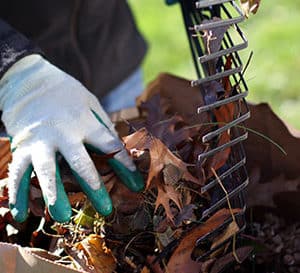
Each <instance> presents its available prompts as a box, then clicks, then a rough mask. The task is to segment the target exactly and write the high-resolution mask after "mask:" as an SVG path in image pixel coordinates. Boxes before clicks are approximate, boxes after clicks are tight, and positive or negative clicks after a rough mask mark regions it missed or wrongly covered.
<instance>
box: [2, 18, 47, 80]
mask: <svg viewBox="0 0 300 273" xmlns="http://www.w3.org/2000/svg"><path fill="white" fill-rule="evenodd" d="M34 53H38V54H41V53H42V51H41V49H40V48H38V47H37V46H36V45H35V44H34V43H33V42H32V41H30V40H28V39H27V38H26V37H25V36H24V35H22V34H21V33H19V32H17V31H16V30H15V29H14V28H12V27H11V26H10V25H8V24H7V23H6V22H4V21H3V20H1V19H0V78H1V77H2V76H3V74H4V73H5V72H6V71H7V70H8V69H9V68H10V67H11V66H12V65H13V64H14V63H15V62H17V61H18V60H20V59H21V58H23V57H25V56H27V55H30V54H34Z"/></svg>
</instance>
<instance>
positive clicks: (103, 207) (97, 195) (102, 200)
mask: <svg viewBox="0 0 300 273" xmlns="http://www.w3.org/2000/svg"><path fill="white" fill-rule="evenodd" d="M72 172H73V175H74V176H75V178H76V180H77V181H78V183H79V184H80V186H81V188H82V190H83V191H84V192H85V194H86V195H87V197H88V199H89V200H90V202H91V203H92V205H93V207H94V208H95V210H96V211H97V212H99V213H100V214H101V215H103V216H108V215H110V214H111V213H112V211H113V204H112V201H111V199H110V197H109V194H108V192H107V190H106V188H105V186H104V183H103V182H102V181H101V186H100V188H99V189H98V190H93V189H91V187H90V186H89V185H88V184H87V183H86V181H84V180H83V179H82V178H81V177H80V176H79V175H78V173H77V172H75V171H74V170H72Z"/></svg>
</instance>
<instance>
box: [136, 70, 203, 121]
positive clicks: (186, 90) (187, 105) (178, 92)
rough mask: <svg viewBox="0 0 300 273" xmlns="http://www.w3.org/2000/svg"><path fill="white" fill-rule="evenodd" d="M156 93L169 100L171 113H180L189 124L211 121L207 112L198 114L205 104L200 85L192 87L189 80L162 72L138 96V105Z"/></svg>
mask: <svg viewBox="0 0 300 273" xmlns="http://www.w3.org/2000/svg"><path fill="white" fill-rule="evenodd" d="M156 94H159V95H160V97H161V98H163V99H165V100H166V101H167V104H168V112H169V113H173V114H174V113H176V114H178V115H180V116H181V117H182V118H183V119H184V121H185V122H187V123H188V124H189V125H195V124H201V123H207V122H208V121H209V116H208V114H207V113H206V112H205V113H202V114H197V109H198V107H199V106H202V105H204V101H203V98H202V95H201V92H199V87H192V86H191V84H190V81H189V80H186V79H183V78H179V77H177V76H173V75H171V74H168V73H161V74H159V75H158V77H157V78H156V79H155V80H154V81H153V82H151V83H150V84H149V85H148V86H147V88H146V90H145V91H144V92H143V94H142V95H141V96H140V97H138V99H137V105H140V104H141V103H142V102H145V101H147V100H149V99H150V98H151V97H153V96H154V95H156Z"/></svg>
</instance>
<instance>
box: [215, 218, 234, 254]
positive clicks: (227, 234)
mask: <svg viewBox="0 0 300 273" xmlns="http://www.w3.org/2000/svg"><path fill="white" fill-rule="evenodd" d="M239 229H240V228H239V226H238V225H237V223H236V221H233V222H231V223H230V224H229V225H228V226H227V228H226V229H225V230H224V232H222V233H221V234H220V235H219V236H217V237H215V238H214V240H213V243H212V245H211V247H210V248H211V249H213V248H215V247H217V246H218V245H220V244H222V243H223V242H225V241H226V240H227V239H229V238H230V237H232V236H233V235H234V234H236V233H237V232H238V231H239Z"/></svg>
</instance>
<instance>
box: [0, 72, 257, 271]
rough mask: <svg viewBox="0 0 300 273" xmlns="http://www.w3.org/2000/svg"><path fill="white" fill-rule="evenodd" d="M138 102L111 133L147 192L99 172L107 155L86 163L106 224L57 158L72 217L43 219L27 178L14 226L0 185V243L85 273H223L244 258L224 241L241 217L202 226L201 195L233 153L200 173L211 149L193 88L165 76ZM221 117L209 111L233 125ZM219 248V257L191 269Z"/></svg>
mask: <svg viewBox="0 0 300 273" xmlns="http://www.w3.org/2000/svg"><path fill="white" fill-rule="evenodd" d="M180 94H187V96H184V97H183V96H181V95H180ZM140 101H142V102H140V103H139V108H138V109H139V115H138V116H137V117H136V119H132V120H130V121H126V122H120V123H119V124H118V126H117V128H118V130H119V132H120V134H121V135H124V136H123V141H124V143H125V145H126V148H127V149H128V152H129V153H130V154H131V155H132V157H133V158H134V160H135V163H136V165H137V167H138V169H139V170H140V172H141V173H142V174H143V175H144V178H145V190H144V192H142V193H133V192H131V191H129V190H128V189H127V188H126V187H125V186H123V185H122V183H121V182H120V180H119V178H118V177H117V176H115V174H114V173H113V171H112V170H111V169H110V167H109V165H107V164H106V161H107V156H99V155H96V154H92V157H93V159H94V162H95V163H96V165H97V168H98V169H99V172H100V173H101V175H102V177H103V178H104V182H105V185H106V188H107V190H108V191H109V193H110V195H111V197H112V200H113V203H114V213H113V215H111V216H110V217H108V218H106V219H104V218H103V217H101V216H100V215H98V214H97V213H96V212H95V211H94V209H93V208H92V207H91V206H90V204H89V202H88V201H87V200H86V197H85V196H84V194H83V193H82V192H81V191H80V189H79V188H78V184H77V183H76V181H75V180H74V178H73V177H72V175H71V173H70V171H69V169H68V168H67V166H66V164H65V162H64V161H63V159H61V162H60V166H61V168H62V170H61V173H62V178H63V182H64V185H65V188H66V190H67V191H68V196H69V199H70V202H71V205H72V207H73V209H74V216H73V217H72V221H71V222H70V223H66V224H58V223H55V222H53V221H52V220H51V219H50V217H49V215H48V213H47V211H45V210H44V203H43V200H42V194H41V191H40V187H39V183H38V181H37V179H36V178H35V177H33V178H32V183H31V189H30V210H31V213H30V217H29V219H28V220H27V221H26V222H25V223H22V224H18V223H16V222H14V220H13V219H12V218H11V215H10V213H9V210H8V209H7V190H6V186H5V181H6V180H2V182H3V185H2V189H3V192H2V197H1V207H2V215H1V226H0V236H1V241H2V242H11V243H18V244H20V245H25V246H28V245H29V246H31V247H39V248H43V249H45V250H48V251H50V252H51V253H53V254H55V255H56V256H57V257H56V259H57V260H58V261H60V262H61V261H63V263H64V264H66V263H69V264H71V265H73V266H75V268H78V269H81V270H86V271H88V272H89V271H90V272H114V271H116V272H124V271H125V272H156V273H160V272H183V271H185V272H198V271H201V272H208V271H210V272H221V271H222V270H223V269H224V268H226V267H227V266H228V265H230V264H232V263H234V262H235V261H236V259H238V260H239V261H242V260H244V259H246V258H247V257H248V256H249V253H250V251H251V249H252V248H251V247H245V246H243V247H240V248H238V247H237V248H236V249H235V250H234V252H232V251H231V250H229V251H228V249H229V248H230V245H231V240H230V238H232V237H235V234H236V233H238V232H239V226H238V224H237V223H236V221H235V218H234V217H235V214H236V213H239V212H240V209H229V208H220V209H219V210H218V211H217V212H216V213H214V214H213V215H211V217H209V218H207V219H204V220H203V218H202V217H201V216H202V212H203V211H204V210H205V209H207V208H208V207H209V205H210V203H211V198H212V197H211V196H210V195H209V194H208V193H205V194H201V191H200V187H201V186H202V185H204V183H205V181H207V179H208V178H210V177H212V176H213V175H214V173H215V174H216V172H217V171H218V170H219V169H220V168H221V167H222V166H223V165H224V164H225V163H226V161H227V159H228V156H229V153H230V149H225V150H223V151H222V152H220V153H217V154H216V155H214V156H212V157H211V158H210V159H209V160H207V161H206V162H204V163H203V164H202V165H201V166H197V165H196V164H195V162H197V157H198V155H199V154H201V153H202V152H204V151H207V150H208V149H209V148H210V147H209V146H208V145H207V144H203V143H202V141H201V138H202V136H203V135H204V134H205V133H207V132H208V131H209V130H210V126H208V125H207V124H208V123H209V117H208V116H207V115H206V114H202V115H197V114H196V113H195V111H194V109H196V107H197V106H199V105H203V101H202V97H201V95H200V93H199V91H198V89H197V88H192V87H190V84H189V81H187V80H183V79H179V78H176V77H174V76H171V75H167V74H162V75H160V76H159V77H158V79H157V80H156V81H154V82H153V83H152V84H151V85H150V86H149V88H148V89H147V90H146V92H145V93H144V94H143V96H142V97H140ZM187 105H189V107H188V108H187V107H186V106H187ZM226 107H228V106H226ZM232 107H234V106H233V105H232ZM227 110H228V109H227V108H226V109H225V108H223V107H220V108H219V109H218V110H215V111H216V115H217V116H219V118H220V121H226V119H232V118H233V117H231V115H233V113H234V111H233V110H232V111H231V110H230V111H227ZM218 111H222V114H219V115H218ZM221 119H222V120H221ZM223 119H224V120H223ZM203 124H204V125H203ZM228 138H230V136H229V132H225V133H224V134H222V135H221V136H220V139H219V143H221V142H222V141H227V139H228ZM3 144H6V145H4V146H3V149H1V152H3V155H5V156H7V160H4V161H5V162H4V161H3V166H5V165H6V163H7V162H8V161H9V159H10V153H9V145H8V143H4V142H3ZM5 156H3V158H6V157H5ZM2 170H3V172H4V168H2ZM228 220H231V221H232V220H233V221H232V223H231V224H230V225H228V227H227V226H226V228H225V229H224V230H223V231H222V233H221V234H218V236H214V237H212V238H210V239H209V240H208V242H207V243H206V245H203V244H201V245H199V246H197V240H198V239H199V238H201V237H203V236H205V235H207V234H209V233H211V232H212V231H213V230H215V229H216V228H217V227H219V226H221V225H223V224H224V222H226V221H228ZM222 243H224V244H223V246H222V247H221V248H220V249H218V251H214V252H213V253H211V254H210V255H209V256H208V257H206V259H204V260H202V261H201V262H200V261H196V259H197V257H199V256H201V254H203V253H205V252H207V251H209V250H210V249H215V247H216V246H218V245H221V244H222ZM234 244H235V243H234ZM230 249H231V248H230ZM52 259H54V258H53V257H52Z"/></svg>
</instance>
